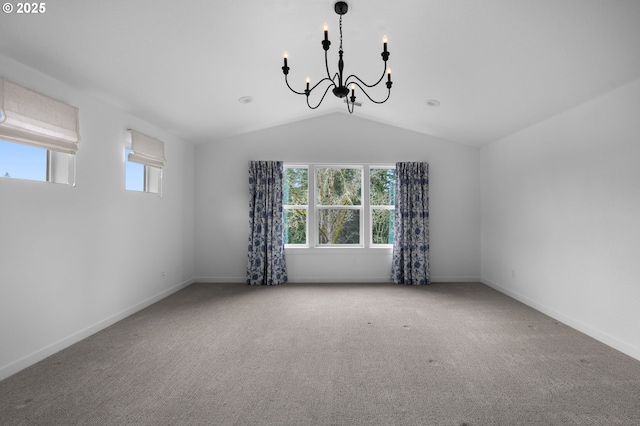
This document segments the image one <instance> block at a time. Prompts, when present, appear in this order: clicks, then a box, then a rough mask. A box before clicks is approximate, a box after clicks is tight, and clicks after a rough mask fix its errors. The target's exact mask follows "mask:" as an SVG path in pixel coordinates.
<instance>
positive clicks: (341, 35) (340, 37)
mask: <svg viewBox="0 0 640 426" xmlns="http://www.w3.org/2000/svg"><path fill="white" fill-rule="evenodd" d="M340 50H342V15H340Z"/></svg>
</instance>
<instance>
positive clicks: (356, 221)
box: [318, 208, 360, 245]
mask: <svg viewBox="0 0 640 426" xmlns="http://www.w3.org/2000/svg"><path fill="white" fill-rule="evenodd" d="M318 243H319V244H320V245H325V244H360V210H359V209H339V208H320V209H319V210H318Z"/></svg>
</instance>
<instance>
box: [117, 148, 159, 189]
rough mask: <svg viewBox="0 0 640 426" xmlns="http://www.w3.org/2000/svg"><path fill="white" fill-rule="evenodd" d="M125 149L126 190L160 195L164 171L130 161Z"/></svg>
mask: <svg viewBox="0 0 640 426" xmlns="http://www.w3.org/2000/svg"><path fill="white" fill-rule="evenodd" d="M131 152H133V151H132V150H131V149H129V148H125V150H124V156H125V168H124V169H125V172H124V174H125V189H126V190H127V191H137V192H149V193H152V194H159V193H160V188H161V179H162V170H161V169H159V168H157V167H151V166H147V165H144V164H140V163H135V162H133V161H129V153H131Z"/></svg>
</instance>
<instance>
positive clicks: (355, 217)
mask: <svg viewBox="0 0 640 426" xmlns="http://www.w3.org/2000/svg"><path fill="white" fill-rule="evenodd" d="M394 187H395V169H394V167H393V166H390V165H365V164H359V165H285V167H284V203H283V204H284V205H283V208H284V218H285V242H286V244H287V246H289V247H386V246H389V245H390V244H393V216H394V197H395V194H394Z"/></svg>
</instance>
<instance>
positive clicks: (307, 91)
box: [306, 77, 311, 96]
mask: <svg viewBox="0 0 640 426" xmlns="http://www.w3.org/2000/svg"><path fill="white" fill-rule="evenodd" d="M310 82H311V79H310V78H309V77H307V90H306V93H307V96H309V83H310Z"/></svg>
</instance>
